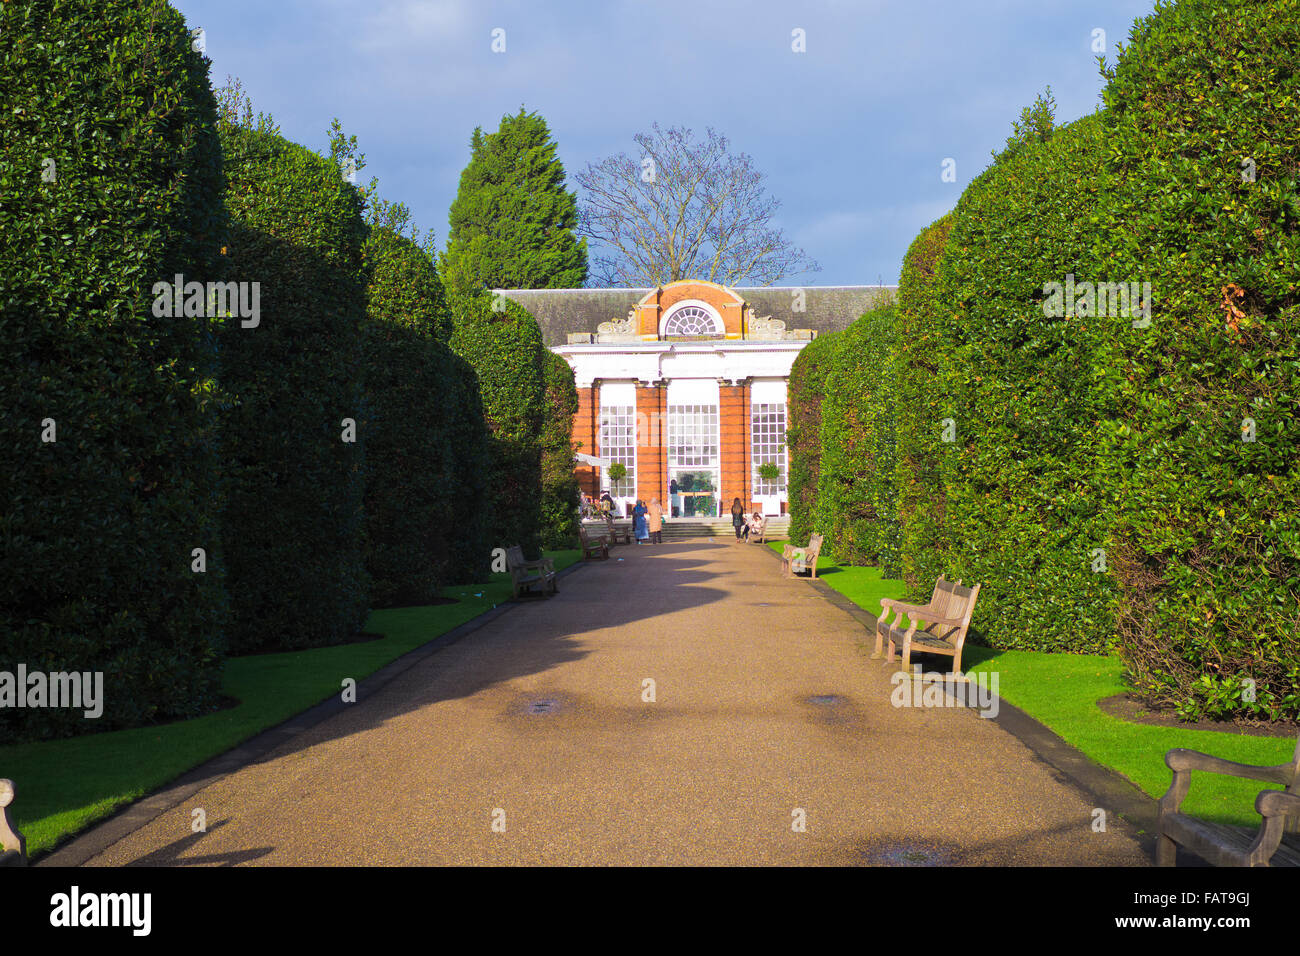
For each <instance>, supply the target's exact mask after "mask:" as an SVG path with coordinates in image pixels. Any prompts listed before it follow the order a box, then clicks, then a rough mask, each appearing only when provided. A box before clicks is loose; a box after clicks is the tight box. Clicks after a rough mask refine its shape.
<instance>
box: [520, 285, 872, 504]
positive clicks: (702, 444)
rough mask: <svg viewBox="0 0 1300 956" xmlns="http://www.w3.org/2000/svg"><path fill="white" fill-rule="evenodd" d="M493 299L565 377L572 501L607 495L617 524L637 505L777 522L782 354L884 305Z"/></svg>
mask: <svg viewBox="0 0 1300 956" xmlns="http://www.w3.org/2000/svg"><path fill="white" fill-rule="evenodd" d="M499 291H500V294H502V295H504V296H506V297H507V298H509V299H511V300H513V301H515V302H517V303H518V304H519V305H521V306H523V307H524V308H526V309H527V310H528V311H529V312H531V313H532V314H533V315H534V316H536V318H537V321H538V324H539V325H540V326H541V329H542V335H543V339H544V341H545V343H546V346H547V347H548V348H550V349H551V351H553V352H555V353H557V354H559V355H561V356H563V357H564V359H565V360H566V361H568V363H569V365H570V366H572V368H573V373H574V379H575V383H576V385H577V388H578V412H577V414H576V415H575V416H574V421H573V440H574V442H575V443H577V445H578V460H577V474H578V480H579V483H580V485H581V487H582V490H583V492H584V493H585V494H588V495H590V496H592V497H593V498H596V497H598V496H599V495H601V494H602V493H604V492H608V493H609V494H610V496H611V497H612V498H613V500H614V502H615V504H616V507H617V508H618V510H619V512H620V513H621V514H627V513H628V508H629V507H630V506H631V505H632V504H633V503H635V501H636V500H637V499H638V498H639V499H641V500H643V501H646V502H649V501H650V500H651V499H653V498H658V499H659V501H660V502H661V503H662V504H663V506H664V508H665V511H666V512H667V513H669V514H671V515H672V516H675V517H699V518H705V517H716V516H718V515H719V514H720V513H721V514H725V513H726V512H727V510H728V509H729V508H730V506H731V502H732V499H734V498H739V499H740V500H741V502H742V503H744V504H745V506H746V509H747V510H749V511H760V512H762V513H764V514H769V515H777V514H783V513H784V512H785V511H786V507H787V501H788V498H787V494H786V473H787V459H786V444H785V429H786V385H787V382H788V380H789V377H790V368H791V366H792V365H793V364H794V360H795V357H796V356H797V355H798V354H799V351H800V350H801V349H803V348H804V346H806V345H807V344H808V343H809V342H810V341H812V340H813V339H814V338H815V337H816V336H817V335H820V334H825V333H827V332H835V331H839V330H841V329H844V328H846V327H847V326H848V325H849V324H850V323H852V322H853V321H854V320H855V319H857V318H858V317H859V316H861V315H862V314H863V313H864V312H866V311H867V310H869V309H871V308H873V307H875V306H877V305H880V304H883V303H885V302H888V301H892V300H893V297H894V294H895V287H893V286H804V287H797V288H778V287H771V286H768V287H762V288H727V287H725V286H720V285H716V284H714V283H712V282H705V281H701V280H685V281H681V282H673V283H669V284H667V285H664V286H662V287H659V288H655V289H527V290H499ZM615 464H618V465H622V469H617V468H613V466H614V465H615ZM611 470H613V472H614V475H620V474H621V477H617V478H615V477H613V476H611Z"/></svg>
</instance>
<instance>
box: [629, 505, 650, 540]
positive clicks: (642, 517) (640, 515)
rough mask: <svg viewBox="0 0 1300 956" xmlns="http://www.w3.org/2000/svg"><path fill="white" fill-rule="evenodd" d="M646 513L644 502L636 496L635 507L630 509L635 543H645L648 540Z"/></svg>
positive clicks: (647, 511) (647, 510)
mask: <svg viewBox="0 0 1300 956" xmlns="http://www.w3.org/2000/svg"><path fill="white" fill-rule="evenodd" d="M648 513H649V509H648V508H646V506H645V502H644V501H642V500H641V499H640V498H638V499H637V502H636V507H635V508H633V509H632V530H633V532H634V533H635V534H636V543H637V544H646V543H647V542H648V541H649V540H650V530H649V528H648V526H647V523H646V515H647V514H648Z"/></svg>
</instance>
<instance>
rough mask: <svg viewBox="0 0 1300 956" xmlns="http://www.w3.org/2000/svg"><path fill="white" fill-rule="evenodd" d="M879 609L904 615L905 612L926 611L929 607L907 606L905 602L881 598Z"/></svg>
mask: <svg viewBox="0 0 1300 956" xmlns="http://www.w3.org/2000/svg"><path fill="white" fill-rule="evenodd" d="M880 609H881V611H884V610H886V609H889V610H894V611H903V612H904V613H906V612H907V611H928V610H929V609H930V606H929V605H928V604H908V603H906V602H905V601H895V600H894V599H893V598H881V599H880Z"/></svg>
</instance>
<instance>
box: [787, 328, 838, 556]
mask: <svg viewBox="0 0 1300 956" xmlns="http://www.w3.org/2000/svg"><path fill="white" fill-rule="evenodd" d="M837 342H838V333H829V334H826V335H819V336H818V337H817V338H815V339H813V340H812V341H811V342H809V343H808V344H807V345H805V346H804V347H803V349H802V350H800V352H799V354H798V356H796V357H795V360H794V365H793V366H792V367H791V369H790V379H789V382H788V385H787V389H788V400H787V403H786V408H787V411H788V418H787V422H786V428H785V443H786V446H787V447H788V448H789V451H790V455H789V477H788V479H787V485H786V491H787V493H788V495H789V499H790V531H789V534H790V540H791V541H792V542H793V543H794V544H796V545H799V546H800V547H804V546H806V545H807V544H808V538H809V536H810V535H812V534H813V532H815V531H816V530H817V529H816V528H815V527H814V521H815V518H816V512H817V483H818V480H819V478H820V474H821V457H822V414H821V408H822V399H823V397H824V396H825V394H826V376H827V375H828V374H829V372H830V369H831V366H832V363H833V362H834V360H835V349H836V345H837ZM827 550H828V551H829V548H828V549H827Z"/></svg>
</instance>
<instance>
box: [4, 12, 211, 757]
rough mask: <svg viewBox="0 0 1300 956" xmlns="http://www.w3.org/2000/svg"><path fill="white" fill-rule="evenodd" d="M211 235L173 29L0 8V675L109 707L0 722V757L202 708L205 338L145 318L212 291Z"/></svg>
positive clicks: (200, 125)
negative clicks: (176, 300)
mask: <svg viewBox="0 0 1300 956" xmlns="http://www.w3.org/2000/svg"><path fill="white" fill-rule="evenodd" d="M47 161H48V162H47ZM223 216H224V212H223V208H222V205H221V155H220V151H219V147H218V142H217V134H216V107H215V104H214V102H213V98H212V94H211V91H210V90H209V87H208V79H207V63H206V61H205V60H204V59H203V58H202V57H201V56H199V55H198V54H196V53H195V52H194V51H193V50H192V49H191V39H190V37H189V35H188V32H187V30H186V27H185V22H184V19H183V18H182V17H181V15H180V14H179V13H177V12H176V11H175V10H173V9H172V8H171V7H169V6H168V5H167V4H166V3H164V2H140V0H97V2H84V0H82V2H52V0H12V2H9V3H5V4H3V5H2V6H0V236H2V237H3V239H0V329H2V330H3V337H4V343H5V358H4V367H5V371H4V373H3V374H0V408H3V409H4V411H3V414H0V447H3V452H4V454H3V457H4V465H3V467H0V500H3V502H4V506H3V509H0V670H4V671H9V672H11V673H12V672H13V671H14V670H15V668H16V666H17V665H18V664H19V663H22V664H25V665H26V666H27V668H28V669H29V671H47V672H70V671H77V672H96V671H99V672H103V675H104V697H105V699H104V702H103V707H104V709H103V715H102V716H101V717H100V718H99V719H98V720H94V721H89V722H88V721H86V720H85V719H84V718H83V716H82V710H80V709H63V710H60V709H52V708H44V709H39V710H28V709H24V710H11V709H9V708H5V709H3V710H0V739H13V738H15V737H47V736H55V735H66V734H69V733H75V732H82V731H85V730H86V729H88V728H90V727H93V728H94V729H97V730H108V729H112V728H116V727H124V726H131V725H138V724H142V723H147V722H149V721H152V720H158V719H167V718H174V717H185V716H193V715H196V714H199V713H202V712H204V711H205V710H208V709H210V708H211V706H212V705H213V704H214V702H215V700H216V697H217V693H218V690H219V686H220V658H221V653H222V651H223V642H224V628H225V611H226V608H225V601H224V593H223V589H222V577H221V559H220V543H219V542H220V539H219V535H218V530H217V518H218V514H219V501H218V495H219V485H218V473H217V449H216V446H215V441H214V437H215V430H216V429H215V408H214V402H215V398H214V389H213V363H214V358H215V353H214V349H213V341H212V336H211V334H210V333H211V325H212V323H211V322H209V320H207V319H206V318H202V317H185V316H183V315H181V316H174V317H165V316H162V317H155V316H154V315H153V311H152V305H153V302H154V298H155V295H154V292H153V286H154V284H155V283H156V282H160V281H166V282H170V281H172V279H173V276H174V275H175V274H177V273H181V274H183V275H184V276H185V277H186V281H200V280H209V279H215V278H219V268H218V260H219V258H220V257H219V252H220V242H219V234H220V232H221V231H222V228H223ZM47 419H52V420H53V425H52V427H53V429H54V435H53V437H54V438H55V439H56V440H55V441H52V442H49V443H45V442H43V441H42V434H43V433H46V434H48V431H47V425H46V424H45V422H46V420H47ZM194 548H204V549H206V552H207V571H206V573H195V572H194V571H193V570H192V566H193V565H192V562H193V561H194V558H193V556H192V550H193V549H194ZM20 718H21V722H20Z"/></svg>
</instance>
